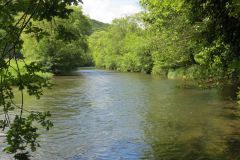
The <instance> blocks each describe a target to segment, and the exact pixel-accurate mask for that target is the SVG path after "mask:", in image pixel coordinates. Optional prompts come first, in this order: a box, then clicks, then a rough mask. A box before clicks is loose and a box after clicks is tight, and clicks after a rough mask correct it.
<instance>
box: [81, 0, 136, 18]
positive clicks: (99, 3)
mask: <svg viewBox="0 0 240 160" xmlns="http://www.w3.org/2000/svg"><path fill="white" fill-rule="evenodd" d="M140 10H141V8H140V5H139V0H83V11H84V13H85V14H86V15H88V16H90V18H92V19H95V20H98V21H101V22H105V23H111V21H112V20H113V19H115V18H120V17H124V16H126V15H131V14H134V13H137V12H139V11H140Z"/></svg>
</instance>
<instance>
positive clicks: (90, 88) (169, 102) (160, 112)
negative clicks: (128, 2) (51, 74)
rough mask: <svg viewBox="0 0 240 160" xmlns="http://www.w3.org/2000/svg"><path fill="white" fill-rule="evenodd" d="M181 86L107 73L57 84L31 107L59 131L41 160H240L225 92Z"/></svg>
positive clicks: (50, 136)
mask: <svg viewBox="0 0 240 160" xmlns="http://www.w3.org/2000/svg"><path fill="white" fill-rule="evenodd" d="M180 83H181V82H178V81H170V80H165V79H160V78H154V77H151V76H149V75H144V74H133V73H116V72H108V71H100V70H79V71H77V72H76V73H75V74H74V75H71V76H62V77H55V78H54V84H55V85H54V87H53V89H52V90H48V91H47V92H46V94H45V95H44V96H43V97H42V99H41V101H36V100H34V99H33V98H29V97H28V98H27V99H26V101H27V102H26V103H27V105H28V106H29V108H32V109H34V108H37V109H40V110H44V111H47V110H50V111H51V112H52V114H53V116H52V120H53V122H54V125H55V126H54V128H53V129H51V130H50V131H49V132H45V131H41V132H42V135H41V148H40V149H39V150H38V151H37V152H36V153H34V158H33V159H34V160H35V159H36V160H51V159H53V160H55V159H56V160H61V159H67V160H79V159H83V160H85V159H86V160H87V159H98V160H105V159H106V160H113V159H156V160H222V159H224V160H238V159H240V152H239V151H240V120H239V118H238V117H239V111H238V109H237V107H236V106H235V104H234V103H233V102H231V101H229V100H228V99H226V98H224V97H225V96H222V95H223V94H222V93H224V89H223V90H221V91H218V90H216V89H213V90H198V89H178V88H177V87H176V86H177V85H179V84H180Z"/></svg>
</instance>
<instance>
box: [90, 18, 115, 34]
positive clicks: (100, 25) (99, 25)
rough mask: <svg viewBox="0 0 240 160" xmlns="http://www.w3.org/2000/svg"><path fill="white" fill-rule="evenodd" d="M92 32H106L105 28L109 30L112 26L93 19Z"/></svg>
mask: <svg viewBox="0 0 240 160" xmlns="http://www.w3.org/2000/svg"><path fill="white" fill-rule="evenodd" d="M91 21H92V31H93V32H95V31H98V30H104V29H105V28H107V27H108V26H109V25H110V24H108V23H103V22H100V21H97V20H95V19H92V20H91Z"/></svg>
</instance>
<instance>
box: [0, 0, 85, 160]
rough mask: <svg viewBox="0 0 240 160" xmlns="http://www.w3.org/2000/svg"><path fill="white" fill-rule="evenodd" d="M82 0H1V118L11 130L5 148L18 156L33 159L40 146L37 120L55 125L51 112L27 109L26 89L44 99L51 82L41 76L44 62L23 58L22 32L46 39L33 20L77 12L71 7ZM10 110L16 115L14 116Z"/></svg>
mask: <svg viewBox="0 0 240 160" xmlns="http://www.w3.org/2000/svg"><path fill="white" fill-rule="evenodd" d="M79 2H81V0H61V1H59V0H46V1H42V0H36V1H33V0H21V1H20V0H14V1H12V0H0V106H1V108H2V109H1V113H3V115H4V116H3V117H1V120H0V128H1V129H2V130H3V131H7V147H6V148H5V151H6V152H9V153H12V154H15V156H14V158H15V159H24V160H26V159H29V157H30V155H29V150H31V151H35V150H36V147H38V146H39V144H38V141H37V137H38V133H37V127H35V126H34V124H35V122H37V123H39V124H40V125H42V126H43V127H45V128H46V129H49V128H50V127H51V126H52V123H51V122H50V121H49V120H48V117H49V116H50V114H49V113H48V112H46V113H41V112H31V111H27V110H25V109H24V101H23V100H24V98H23V92H24V90H26V91H27V92H28V93H29V94H30V95H34V96H36V97H37V98H40V96H41V95H42V91H43V88H44V87H48V86H49V82H48V80H47V79H45V78H43V77H41V76H40V75H39V73H41V72H45V70H44V68H43V67H42V66H41V64H39V63H35V62H33V63H30V64H26V63H25V62H24V60H21V58H22V57H21V56H20V55H21V49H22V44H23V40H22V39H21V35H22V33H23V31H25V32H26V33H28V34H30V33H31V34H33V35H34V36H36V37H37V39H38V40H39V39H41V38H43V36H46V32H44V31H43V30H42V29H41V28H39V27H37V26H33V25H32V23H31V20H35V21H43V20H47V21H50V20H52V19H53V18H54V17H56V16H57V17H59V18H67V17H68V15H69V14H70V13H71V12H72V11H73V9H71V8H69V7H68V6H70V5H72V4H76V5H77V4H78V3H79ZM19 61H23V62H22V63H23V64H24V66H25V67H23V68H24V69H23V70H21V69H20V63H19ZM13 63H14V64H15V65H13ZM13 86H16V87H17V88H18V90H19V92H20V93H21V97H22V101H21V103H20V104H15V103H14V101H13V99H14V97H15V93H16V92H15V91H13ZM10 112H12V113H14V114H15V116H13V117H12V116H11V115H12V114H11V115H10V114H9V113H10ZM23 112H25V113H26V114H23ZM27 113H28V114H27Z"/></svg>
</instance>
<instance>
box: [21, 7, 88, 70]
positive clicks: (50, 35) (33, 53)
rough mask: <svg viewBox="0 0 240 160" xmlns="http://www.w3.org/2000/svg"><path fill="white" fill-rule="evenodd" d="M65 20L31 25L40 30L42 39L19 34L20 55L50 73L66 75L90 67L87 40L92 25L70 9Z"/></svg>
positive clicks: (80, 13) (76, 11)
mask: <svg viewBox="0 0 240 160" xmlns="http://www.w3.org/2000/svg"><path fill="white" fill-rule="evenodd" d="M70 8H71V9H72V10H73V12H72V13H71V14H70V15H69V17H68V18H67V19H60V18H57V17H55V18H54V19H53V20H52V21H50V22H48V21H46V20H45V21H41V22H39V21H32V22H31V24H32V28H34V27H37V28H40V29H41V30H42V31H43V32H44V33H46V34H45V35H44V36H43V37H37V38H36V36H35V35H34V33H32V34H28V33H26V34H22V39H23V41H24V43H23V50H22V52H23V54H24V57H26V59H27V60H28V59H29V61H36V60H37V61H39V62H42V64H43V65H44V66H45V67H46V68H47V70H48V71H49V72H52V73H55V74H59V73H66V72H68V71H71V70H73V69H75V68H77V67H80V66H88V65H91V63H92V62H91V58H90V56H89V54H88V44H87V36H88V35H89V34H90V33H91V32H92V29H91V21H90V19H89V18H88V17H86V16H85V15H83V13H82V11H81V8H80V7H79V6H78V7H70Z"/></svg>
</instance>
